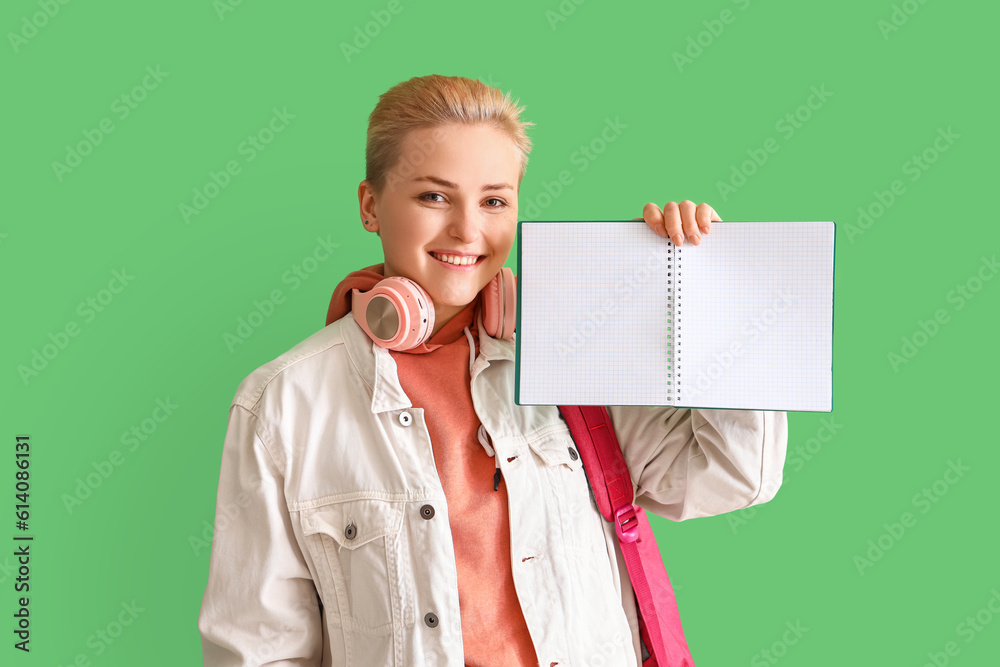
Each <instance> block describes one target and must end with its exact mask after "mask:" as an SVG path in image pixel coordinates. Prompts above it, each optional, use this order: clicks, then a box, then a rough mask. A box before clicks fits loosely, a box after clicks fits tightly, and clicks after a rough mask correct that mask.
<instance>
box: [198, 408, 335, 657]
mask: <svg viewBox="0 0 1000 667" xmlns="http://www.w3.org/2000/svg"><path fill="white" fill-rule="evenodd" d="M198 630H199V632H200V633H201V641H202V654H203V658H204V664H205V667H237V666H239V667H250V666H251V665H253V666H254V667H256V666H259V665H272V666H273V665H282V666H288V665H299V666H304V665H315V666H318V665H319V664H320V661H321V653H322V641H323V636H322V626H321V619H320V612H319V603H318V600H317V595H316V588H315V585H314V584H313V581H312V578H311V575H310V572H309V568H308V566H307V565H306V563H305V560H304V559H303V556H302V552H301V550H300V549H299V547H298V544H297V542H296V540H295V535H294V533H293V531H292V525H291V519H290V517H289V513H288V508H287V506H286V504H285V495H284V491H283V477H282V475H281V474H280V472H279V470H278V468H277V466H276V465H275V463H274V459H273V458H272V457H271V454H270V452H269V451H268V448H267V446H266V444H265V442H264V441H263V440H262V439H261V437H260V435H259V434H258V432H257V418H256V417H255V416H254V415H253V414H252V413H251V412H250V411H248V410H247V409H245V408H243V407H241V406H239V405H236V404H234V405H233V406H232V407H231V408H230V411H229V427H228V431H227V433H226V440H225V443H224V445H223V449H222V466H221V472H220V474H219V491H218V500H217V503H216V508H215V528H214V532H213V534H212V555H211V559H210V563H209V573H208V584H207V586H206V587H205V595H204V598H203V599H202V604H201V612H200V614H199V616H198Z"/></svg>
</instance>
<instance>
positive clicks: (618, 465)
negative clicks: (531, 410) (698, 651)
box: [559, 406, 694, 667]
mask: <svg viewBox="0 0 1000 667" xmlns="http://www.w3.org/2000/svg"><path fill="white" fill-rule="evenodd" d="M559 411H560V412H561V413H562V415H563V417H564V418H565V419H566V423H567V424H568V425H569V429H570V433H572V435H573V440H574V442H576V446H577V449H578V450H580V458H581V459H582V460H583V466H584V469H585V470H586V472H587V478H588V479H589V480H590V486H591V488H592V490H593V492H594V500H595V501H596V502H597V509H598V510H599V511H600V512H601V515H602V516H603V517H604V518H605V519H607V520H608V521H611V522H612V523H613V524H614V526H615V533H616V534H617V535H618V544H619V546H620V547H621V550H622V555H623V556H624V558H625V566H626V568H627V569H628V575H629V580H630V581H631V582H632V588H633V589H634V590H635V596H636V603H637V605H638V607H639V634H640V637H641V639H642V643H643V644H644V645H645V648H646V649H647V650H648V651H649V652H650V656H649V658H648V659H646V660H644V661H643V667H694V659H693V658H692V657H691V652H690V650H689V649H688V645H687V640H686V639H685V637H684V630H683V628H682V627H681V619H680V613H679V611H678V609H677V599H676V597H675V596H674V589H673V586H671V585H670V578H669V577H668V576H667V571H666V568H665V567H664V565H663V558H662V557H661V555H660V550H659V547H658V545H657V543H656V537H655V536H654V535H653V530H652V528H651V527H650V525H649V519H648V518H647V517H646V513H645V511H644V510H643V509H642V508H641V507H636V506H635V505H633V504H632V500H633V499H634V496H633V493H632V476H631V474H630V473H629V470H628V465H627V464H626V463H625V457H624V456H623V454H622V450H621V446H620V445H619V444H618V438H617V437H616V436H615V432H614V428H613V426H612V424H611V417H610V415H608V411H607V409H605V408H604V407H603V406H574V407H567V406H560V407H559Z"/></svg>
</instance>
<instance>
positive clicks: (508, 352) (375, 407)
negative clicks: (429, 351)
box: [339, 309, 514, 413]
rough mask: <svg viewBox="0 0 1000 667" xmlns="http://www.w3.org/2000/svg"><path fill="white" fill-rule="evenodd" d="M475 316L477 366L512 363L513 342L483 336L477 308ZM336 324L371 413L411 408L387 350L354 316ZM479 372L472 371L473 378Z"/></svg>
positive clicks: (484, 366)
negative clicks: (367, 393) (368, 394)
mask: <svg viewBox="0 0 1000 667" xmlns="http://www.w3.org/2000/svg"><path fill="white" fill-rule="evenodd" d="M476 317H477V318H478V319H477V322H476V324H477V328H478V329H479V357H478V358H477V359H476V366H481V367H482V368H486V367H487V366H489V365H490V364H489V362H491V361H514V341H512V340H500V339H497V338H493V337H492V336H490V335H489V334H487V333H485V331H484V329H485V327H483V322H482V313H480V312H479V309H477V313H476ZM339 322H340V327H341V335H342V336H343V338H344V345H345V347H346V349H347V356H348V357H349V358H350V360H351V363H352V364H353V366H354V368H355V369H356V370H357V372H358V373H359V374H360V375H361V379H362V380H363V381H364V383H365V386H367V387H368V391H370V392H371V395H372V412H373V413H379V412H387V411H390V410H402V409H403V408H409V407H412V406H413V403H412V402H411V401H410V399H409V397H408V396H407V395H406V393H405V392H404V391H403V387H402V385H400V384H399V373H398V372H397V370H396V361H395V359H393V358H392V355H391V354H389V351H388V350H386V349H385V348H384V347H379V346H378V345H376V344H375V342H374V341H373V340H372V339H371V338H369V337H368V334H366V333H365V332H364V329H362V328H361V327H360V326H359V325H358V323H357V322H355V321H354V316H353V314H351V313H348V314H347V315H345V316H344V317H343V318H341V319H340V320H339ZM482 368H480V369H479V370H480V371H481V370H482ZM478 372H479V371H476V370H474V371H473V378H474V377H475V376H476V375H477V374H478Z"/></svg>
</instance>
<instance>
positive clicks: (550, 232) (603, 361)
mask: <svg viewBox="0 0 1000 667" xmlns="http://www.w3.org/2000/svg"><path fill="white" fill-rule="evenodd" d="M669 248H670V244H669V242H668V241H667V240H666V239H663V238H661V237H659V236H657V234H656V233H655V232H653V230H651V229H650V228H649V226H648V225H646V223H644V222H633V221H621V222H522V223H521V224H520V232H519V234H518V288H519V292H518V299H519V302H518V305H519V308H520V312H519V314H518V317H519V319H518V326H517V349H518V362H517V363H518V388H517V402H518V403H519V404H520V405H666V404H667V383H666V379H667V375H668V370H667V367H668V365H669V363H668V350H667V347H666V345H665V344H662V345H661V344H654V343H653V342H654V341H664V342H665V337H664V335H662V334H665V322H666V321H667V317H668V315H669V313H668V304H667V285H666V273H667V271H666V263H667V259H668V249H669ZM653 332H657V333H653Z"/></svg>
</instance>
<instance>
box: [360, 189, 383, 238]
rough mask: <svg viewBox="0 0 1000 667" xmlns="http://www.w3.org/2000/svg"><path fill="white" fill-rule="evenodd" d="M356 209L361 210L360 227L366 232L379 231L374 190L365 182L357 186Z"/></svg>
mask: <svg viewBox="0 0 1000 667" xmlns="http://www.w3.org/2000/svg"><path fill="white" fill-rule="evenodd" d="M358 207H359V208H360V209H361V221H362V226H363V227H364V228H365V230H366V231H369V232H376V233H378V231H379V226H378V213H376V211H375V190H374V189H373V188H372V186H371V183H369V182H368V181H367V180H364V181H361V184H360V185H358Z"/></svg>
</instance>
